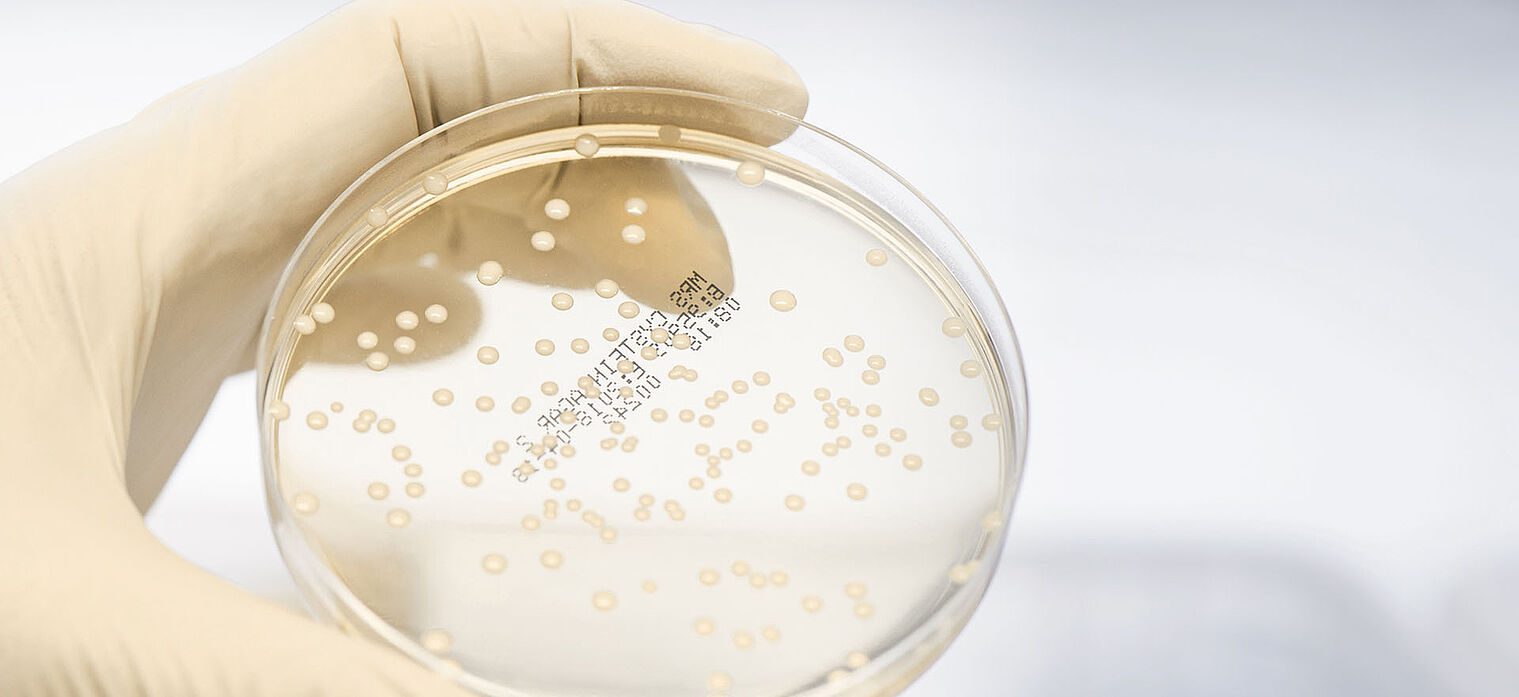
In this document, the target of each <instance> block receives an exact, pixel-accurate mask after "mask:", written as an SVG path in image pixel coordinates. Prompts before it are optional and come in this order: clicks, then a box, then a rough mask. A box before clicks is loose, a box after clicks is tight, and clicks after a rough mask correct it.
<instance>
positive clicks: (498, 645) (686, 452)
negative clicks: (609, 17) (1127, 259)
mask: <svg viewBox="0 0 1519 697" xmlns="http://www.w3.org/2000/svg"><path fill="white" fill-rule="evenodd" d="M259 370H260V374H261V376H262V378H263V379H262V381H261V383H260V392H259V400H260V405H261V411H262V421H261V423H262V439H263V441H262V442H263V448H264V465H265V475H266V482H267V490H268V496H269V503H270V508H271V515H272V518H273V523H274V528H275V532H276V537H277V540H278V542H279V545H280V549H281V551H282V553H283V555H284V557H285V560H286V563H287V564H288V565H289V567H290V569H291V571H292V573H293V575H294V576H295V579H296V581H297V583H298V584H299V585H300V587H301V589H302V592H303V593H304V594H305V597H306V598H307V600H308V601H309V603H310V605H311V607H312V608H313V611H314V612H315V613H316V614H317V615H319V616H320V617H322V618H324V619H325V620H327V621H330V622H333V623H336V624H338V625H340V626H342V627H344V628H345V629H348V630H349V631H353V632H357V633H361V634H364V635H368V636H370V637H372V638H374V639H376V640H379V641H381V642H384V643H387V644H389V645H391V646H394V647H395V648H396V649H398V650H400V651H402V652H404V653H406V654H408V655H409V656H411V657H412V658H414V659H415V660H417V661H420V662H422V663H424V664H426V665H428V666H430V667H432V668H433V669H435V670H438V671H440V672H443V673H445V674H447V675H448V676H450V677H451V678H453V679H454V680H456V681H457V682H459V683H461V684H463V685H464V686H466V687H469V688H471V689H473V690H475V691H478V692H479V693H481V694H485V695H503V696H504V695H511V696H519V697H561V696H562V697H572V696H575V697H579V696H587V697H588V696H591V695H607V694H617V695H620V696H622V697H655V696H658V697H681V696H685V695H690V696H693V697H696V696H710V695H726V696H729V697H768V696H790V695H808V696H817V697H822V696H824V695H827V696H836V695H860V696H871V697H875V696H880V695H890V694H894V693H896V692H898V691H900V690H901V689H903V688H904V687H905V686H906V685H907V684H908V683H909V682H910V681H911V680H912V679H913V678H915V677H916V676H917V675H919V674H920V673H921V672H922V671H923V670H924V669H926V668H927V666H928V665H929V664H930V663H931V662H932V661H933V660H934V659H935V658H936V657H937V656H938V655H939V654H940V653H941V652H942V651H943V650H944V649H945V647H946V646H947V645H948V643H949V642H950V640H951V639H952V638H953V637H954V635H955V634H956V633H957V632H958V631H959V629H960V628H961V627H962V626H963V625H964V623H965V622H966V620H967V619H968V618H969V616H970V614H971V612H972V610H973V609H974V608H975V606H976V605H977V603H978V602H979V600H980V598H981V595H982V593H983V592H984V591H985V589H986V587H987V584H988V582H989V580H990V577H991V573H992V570H993V568H994V567H995V565H996V560H997V556H998V554H999V551H1000V549H1001V545H1002V540H1003V533H1004V530H1005V526H1006V523H1007V521H1008V518H1009V515H1010V512H1011V507H1012V503H1013V499H1014V494H1015V492H1016V489H1017V484H1018V481H1019V476H1020V473H1021V469H1022V462H1023V454H1024V447H1025V439H1026V433H1027V406H1026V401H1025V392H1024V383H1023V376H1022V367H1021V363H1020V360H1019V354H1018V348H1017V344H1016V340H1015V338H1014V335H1013V331H1012V327H1011V325H1010V323H1009V321H1008V318H1007V315H1006V312H1005V310H1004V309H1003V307H1002V304H1001V302H1000V300H999V298H998V296H997V293H996V291H995V290H994V288H993V287H992V284H991V282H990V281H989V280H988V279H987V276H986V274H985V272H984V271H983V269H982V268H981V266H980V265H979V263H978V262H977V260H976V258H975V257H974V256H973V255H972V253H971V252H970V251H969V250H968V249H967V248H966V246H965V244H964V243H963V241H962V240H961V238H960V237H959V236H958V234H957V233H956V232H955V231H954V229H953V228H952V227H951V226H950V225H949V223H948V222H947V221H945V220H944V218H943V217H942V216H941V215H939V213H938V212H937V211H935V210H934V208H933V207H932V206H930V205H929V204H928V203H927V202H925V201H924V200H923V198H922V197H921V196H919V195H918V194H917V193H916V192H915V191H914V190H913V189H912V188H911V187H910V186H908V185H907V184H906V183H905V182H903V181H902V180H901V179H900V178H898V177H897V176H895V175H894V174H893V173H891V172H890V171H889V170H887V169H886V168H885V167H883V166H882V165H880V164H879V163H877V162H875V161H874V160H872V159H871V158H869V157H868V156H866V155H865V154H863V153H861V152H860V151H859V150H857V149H855V148H853V147H851V146H849V145H848V144H846V143H844V142H843V141H841V140H839V139H837V138H835V137H833V136H831V135H829V134H827V133H825V132H823V131H821V130H818V129H816V128H814V127H812V126H810V125H807V124H805V123H803V122H801V121H798V120H796V119H794V118H792V117H789V116H786V115H784V114H781V113H778V112H775V111H772V110H768V109H764V108H760V107H756V106H751V105H747V104H743V103H739V102H735V101H732V100H728V99H723V98H719V97H713V96H709V95H702V94H696V93H689V92H681V91H674V90H661V89H647V88H621V87H615V88H594V89H579V90H570V91H564V92H555V93H549V94H543V95H537V96H534V97H530V98H526V99H521V100H517V101H513V102H510V103H506V104H502V105H499V106H496V107H493V108H490V109H486V110H484V111H481V112H477V113H475V114H473V115H470V116H467V117H465V118H463V119H460V120H458V121H455V122H452V123H450V124H447V125H445V126H443V127H441V128H439V129H437V130H435V131H433V132H431V133H428V134H426V135H425V136H423V137H421V138H419V139H417V140H416V141H414V142H412V143H411V144H409V145H407V146H406V147H405V148H403V149H401V150H399V151H398V152H396V153H395V154H393V155H391V156H390V157H389V158H387V159H386V160H384V161H383V162H381V163H380V164H379V165H377V166H376V167H375V168H373V169H372V170H371V171H370V172H369V173H367V174H366V175H365V176H364V177H363V178H362V179H360V180H359V181H358V182H357V183H355V184H354V185H353V186H352V187H351V188H350V189H349V190H348V191H347V192H346V193H344V194H343V196H342V197H341V198H340V199H339V200H338V201H337V202H336V203H334V204H333V206H332V207H331V208H330V209H329V210H328V211H327V213H326V214H325V215H324V216H323V217H322V218H321V219H320V221H319V222H318V223H317V224H316V226H315V227H314V229H313V230H312V231H311V233H310V234H309V235H308V236H307V238H306V239H305V241H304V243H303V244H302V246H301V248H300V249H299V251H298V253H297V254H296V256H295V258H294V259H293V261H292V262H291V264H290V266H289V268H288V269H287V270H286V272H285V275H284V277H283V279H282V281H281V283H280V285H279V288H278V290H277V293H276V297H275V298H274V300H273V302H272V304H271V307H270V310H269V315H268V320H267V325H266V327H265V331H264V335H263V337H262V340H261V343H260V355H259Z"/></svg>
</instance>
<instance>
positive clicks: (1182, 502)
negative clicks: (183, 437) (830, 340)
mask: <svg viewBox="0 0 1519 697" xmlns="http://www.w3.org/2000/svg"><path fill="white" fill-rule="evenodd" d="M336 4H337V2H335V0H270V1H265V2H246V3H231V2H206V1H192V0H154V1H151V2H138V3H125V2H107V1H106V0H70V1H64V0H54V1H53V2H48V3H27V4H24V5H22V6H13V5H12V4H11V3H9V2H7V3H6V4H5V5H3V6H0V65H5V66H7V69H6V79H5V83H4V91H3V92H0V94H3V95H4V96H3V97H0V132H3V133H4V134H5V136H4V146H3V148H0V177H8V176H10V175H12V174H14V173H17V172H19V171H21V170H22V169H24V168H25V167H26V166H27V165H28V164H30V163H31V162H33V161H35V160H37V159H39V158H42V157H44V156H46V155H47V154H48V153H50V152H52V151H54V150H56V149H58V148H60V147H63V146H65V145H67V144H69V143H71V142H73V141H75V140H77V139H79V138H82V137H84V136H86V135H88V134H90V133H92V132H94V131H97V130H100V129H102V128H105V127H108V126H110V125H113V124H115V123H118V122H121V121H123V120H125V119H127V118H129V117H130V116H131V115H132V114H133V113H135V111H137V110H138V109H140V108H142V107H143V106H145V105H146V104H147V103H148V102H150V101H151V100H152V99H154V98H156V97H157V96H159V95H161V94H162V93H165V92H168V91H170V90H172V89H173V88H175V87H178V86H180V85H182V84H184V83H187V82H190V81H192V80H195V79H197V78H200V77H202V76H205V75H207V74H210V73H213V72H217V71H220V70H223V69H226V68H229V67H232V66H235V65H237V64H238V63H240V62H242V61H244V60H246V59H248V58H249V57H251V56H253V55H255V54H256V53H258V52H259V51H261V50H262V49H264V48H266V47H267V46H268V45H270V44H272V43H274V42H276V41H278V40H279V39H280V38H282V37H284V36H286V35H288V34H290V33H291V32H294V31H296V30H297V29H299V28H300V27H301V26H303V25H305V24H307V23H309V22H311V21H313V20H315V19H316V18H317V17H319V16H320V15H321V14H323V13H324V12H326V11H328V10H329V9H331V8H332V7H334V6H336ZM648 4H650V5H653V6H654V7H656V8H658V9H661V10H664V11H666V12H669V13H671V14H674V15H676V16H679V17H682V18H685V19H690V20H694V21H700V22H704V23H710V24H715V25H718V26H721V27H724V28H726V29H729V30H731V31H734V32H737V33H741V34H745V35H748V36H751V37H753V38H756V39H759V40H761V41H763V42H764V43H766V44H768V45H770V46H771V47H773V48H775V49H776V50H777V51H779V52H780V53H781V54H782V55H783V56H784V57H786V58H787V59H788V60H790V61H791V62H792V63H793V64H794V65H795V66H797V68H798V69H799V70H800V72H801V74H802V75H803V77H804V78H805V80H806V81H807V83H808V86H809V88H810V89H811V92H812V108H811V112H810V114H809V120H811V121H813V122H814V123H817V124H819V125H821V126H822V127H824V128H827V129H830V130H833V131H835V132H837V133H840V134H841V135H843V136H845V137H846V138H848V139H850V140H851V141H853V142H855V143H856V144H858V145H860V146H861V147H863V148H864V149H865V150H866V151H868V152H871V153H873V154H875V155H876V156H878V157H879V158H881V159H882V160H884V161H885V162H887V163H888V164H890V165H892V166H893V167H894V168H896V169H897V170H898V171H899V172H901V173H902V174H903V175H904V176H905V177H907V178H908V179H909V180H910V181H912V182H914V183H915V184H916V185H918V186H919V187H920V188H921V189H922V190H923V191H924V192H925V193H926V195H927V196H928V198H929V199H930V200H932V201H934V202H936V203H937V204H938V205H939V206H940V207H941V208H942V209H943V210H944V211H945V213H946V214H947V215H948V216H949V217H950V219H951V220H954V221H955V222H956V223H957V224H958V225H959V227H960V228H961V230H962V231H963V232H964V234H965V236H966V237H967V238H968V239H969V240H970V242H971V244H972V246H973V247H974V248H975V250H976V251H977V252H978V253H979V254H980V255H981V258H982V259H983V261H984V262H985V264H986V266H987V267H988V268H989V269H990V271H991V273H992V274H993V276H994V278H995V281H996V283H997V285H998V286H999V288H1000V289H1001V291H1002V293H1003V295H1004V298H1005V300H1006V303H1007V305H1008V308H1009V310H1010V312H1011V314H1012V316H1013V319H1014V323H1015V325H1016V327H1017V329H1018V332H1019V335H1020V337H1021V338H1022V341H1023V346H1024V349H1025V354H1026V355H1025V359H1026V362H1027V365H1028V372H1029V384H1030V389H1031V396H1032V405H1033V409H1032V414H1033V440H1032V448H1031V455H1030V459H1029V465H1028V475H1027V478H1026V480H1025V487H1024V490H1023V491H1022V493H1021V495H1020V502H1019V507H1018V509H1017V511H1016V513H1015V522H1014V526H1013V533H1012V538H1011V542H1010V544H1009V547H1008V550H1007V559H1006V560H1005V563H1004V564H1003V565H1002V568H1001V569H1000V572H999V575H998V577H997V579H996V581H995V582H994V585H993V587H992V590H991V592H990V593H989V595H988V597H987V599H986V602H985V604H984V605H983V607H982V609H981V610H980V612H979V613H978V614H977V615H976V617H975V619H974V620H973V621H972V622H971V624H970V626H969V627H968V628H967V630H966V632H965V634H964V635H963V636H962V638H961V639H960V640H959V641H958V642H957V643H956V644H955V646H954V647H953V648H952V649H951V650H950V651H949V653H948V654H947V655H946V656H945V658H944V659H943V660H942V661H941V662H940V663H939V664H938V665H937V666H936V667H935V668H934V669H932V670H931V671H930V672H929V673H928V675H927V676H925V677H924V678H923V680H922V681H921V682H920V683H919V684H917V685H916V686H914V687H913V688H911V689H910V690H909V691H908V694H909V695H911V696H912V697H930V696H938V695H944V696H949V695H955V696H956V697H961V696H971V697H975V696H978V695H1012V694H1018V695H1024V694H1028V695H1220V694H1226V695H1253V694H1262V695H1267V694H1270V695H1282V694H1293V695H1326V696H1327V695H1370V694H1377V695H1381V694H1397V695H1404V694H1407V695H1427V694H1451V693H1454V692H1458V691H1459V692H1468V693H1472V694H1484V695H1485V694H1493V695H1499V694H1514V693H1515V692H1516V691H1519V599H1516V598H1515V597H1514V595H1515V591H1516V590H1519V455H1516V451H1519V449H1516V446H1515V442H1516V438H1519V407H1516V403H1515V402H1516V393H1519V368H1516V367H1515V364H1514V359H1515V358H1516V353H1519V165H1516V158H1519V135H1516V133H1519V39H1516V37H1519V6H1515V5H1514V4H1512V3H1508V2H1504V1H1503V0H1448V1H1445V2H1436V1H1435V0H1424V1H1406V2H1405V1H1395V2H1375V3H1374V2H1359V1H1348V2H1338V3H1335V2H1324V1H1322V0H1321V1H1317V2H1310V1H1307V0H1288V1H1285V2H1270V3H1259V2H1254V3H1252V2H1243V1H1239V0H1226V1H1224V2H1206V1H1203V0H1196V1H1187V0H1181V1H1173V0H1162V1H1158V2H1151V3H1132V2H1120V1H1118V0H1096V1H1094V2H1079V3H1069V2H1059V1H1057V0H1047V1H1045V2H1035V3H1017V4H1013V3H994V2H970V1H948V0H946V1H941V2H936V3H928V2H921V3H909V2H902V1H899V0H891V1H887V0H877V1H873V2H851V1H835V2H828V1H826V0H810V1H808V2H801V1H796V0H778V1H773V2H759V1H750V2H743V3H738V2H717V1H710V0H709V1H707V2H701V1H699V0H661V1H654V2H649V3H648ZM257 447H258V446H257V441H256V437H255V432H254V408H253V398H252V380H251V378H250V377H249V376H246V375H245V376H239V377H236V378H233V379H232V380H230V381H229V382H228V383H227V386H226V388H225V389H224V390H223V394H222V395H221V396H220V397H219V398H218V400H217V402H216V404H215V405H214V406H213V408H212V410H211V413H210V415H209V416H208V418H207V419H206V422H205V424H204V425H203V427H202V429H201V432H200V433H199V435H198V436H197V438H196V440H195V442H194V444H193V445H192V446H191V448H190V451H189V452H188V453H187V454H186V456H185V459H184V461H183V463H182V464H181V467H180V470H179V471H178V472H177V473H176V474H175V476H174V478H173V479H172V480H171V481H170V483H169V486H168V489H167V490H166V491H165V493H164V495H163V497H162V498H161V500H160V501H159V503H158V505H157V507H156V508H155V509H154V510H153V512H152V513H151V514H150V516H149V521H150V524H151V525H152V527H153V529H154V530H155V531H156V532H157V533H158V534H159V536H160V537H162V538H163V539H164V540H165V541H166V542H167V543H168V544H169V545H171V546H172V547H174V548H175V549H177V550H179V551H181V552H182V553H184V554H185V555H187V556H188V557H190V558H191V559H192V560H194V561H195V562H197V563H199V564H201V565H202V566H204V567H206V568H208V569H211V570H213V571H215V572H217V573H220V574H222V575H224V576H226V577H227V578H229V579H231V580H232V581H234V582H236V583H238V584H239V585H241V586H243V587H245V588H248V589H250V590H252V591H254V592H258V593H262V594H265V595H269V596H272V597H275V598H279V599H281V600H284V601H287V602H290V603H297V602H298V599H297V598H296V596H295V593H294V591H293V588H292V586H291V584H290V582H289V580H288V578H287V576H286V575H285V572H284V569H283V567H282V565H281V564H280V562H279V559H278V557H277V555H276V553H275V550H274V547H273V542H272V540H271V538H270V535H269V533H268V531H267V521H266V517H265V513H264V508H263V503H262V488H261V485H260V482H259V474H258V465H257V456H258V455H257Z"/></svg>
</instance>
